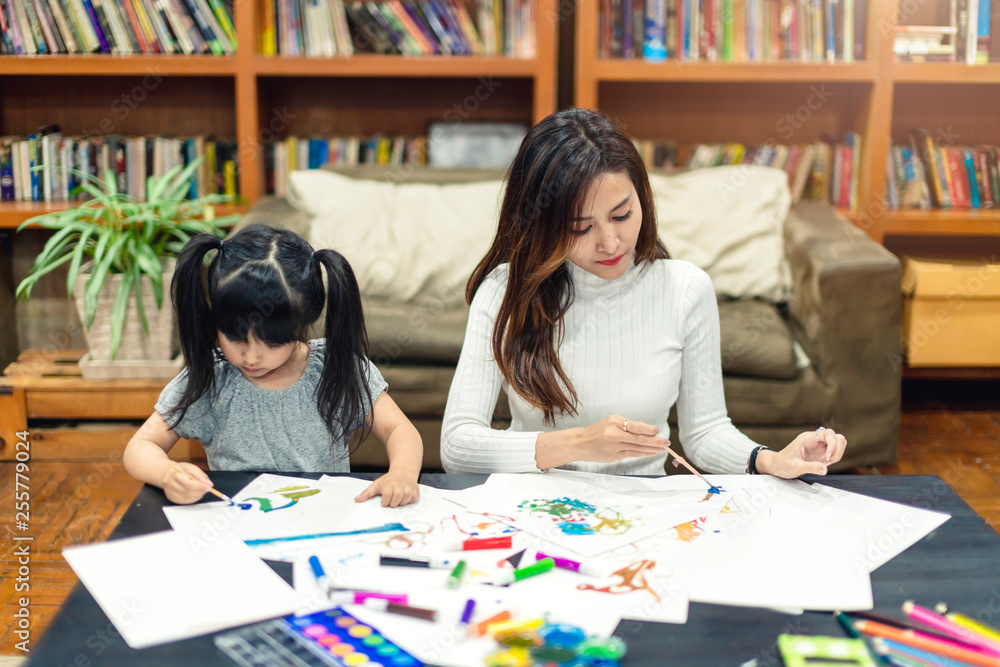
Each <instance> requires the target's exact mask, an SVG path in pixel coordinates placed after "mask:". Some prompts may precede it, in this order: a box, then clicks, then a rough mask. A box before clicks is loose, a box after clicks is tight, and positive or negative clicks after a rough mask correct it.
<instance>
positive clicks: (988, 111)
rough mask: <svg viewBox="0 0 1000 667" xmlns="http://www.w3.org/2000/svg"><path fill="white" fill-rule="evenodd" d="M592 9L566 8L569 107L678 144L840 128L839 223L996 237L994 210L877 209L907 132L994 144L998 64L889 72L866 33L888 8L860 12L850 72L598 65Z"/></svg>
mask: <svg viewBox="0 0 1000 667" xmlns="http://www.w3.org/2000/svg"><path fill="white" fill-rule="evenodd" d="M937 1H939V0H935V2H937ZM600 5H601V3H600V2H599V1H598V0H580V2H579V3H578V6H577V24H576V47H575V53H574V57H575V71H574V75H575V76H574V78H575V91H576V92H575V103H576V105H577V106H583V107H591V108H600V109H603V110H604V111H606V112H608V113H610V114H611V115H613V116H616V117H618V118H621V119H622V120H623V121H624V122H625V124H626V125H627V126H628V128H629V130H630V132H631V133H632V134H633V135H634V136H638V137H642V138H663V139H673V140H676V141H678V142H680V143H697V142H706V143H714V142H726V141H738V142H743V143H765V142H767V141H769V140H770V141H777V142H778V143H800V142H808V141H814V140H817V139H818V138H819V137H820V135H821V134H822V133H824V132H830V133H833V134H841V133H843V132H844V131H847V130H852V131H855V132H858V133H860V134H861V137H862V142H861V147H862V155H861V175H860V181H859V197H858V207H857V209H856V210H855V211H851V212H848V213H849V214H850V215H849V216H848V217H849V218H850V219H851V220H852V221H854V222H855V224H858V226H859V227H861V228H862V229H864V230H865V231H866V232H867V233H868V234H870V235H871V236H872V237H873V238H875V239H876V240H878V241H880V242H883V241H884V239H885V237H887V236H895V235H908V236H935V235H947V236H976V235H989V236H993V235H1000V211H997V212H994V211H989V210H987V211H968V210H964V211H963V210H952V211H885V208H884V205H883V201H884V197H885V180H886V174H885V164H886V158H887V155H888V151H889V149H890V147H891V145H892V143H902V142H903V141H906V140H907V138H908V133H909V132H910V129H911V128H912V127H914V126H920V127H928V128H929V129H930V130H931V131H935V130H938V131H939V132H940V133H941V135H942V136H944V137H955V138H956V139H955V140H956V141H958V142H959V143H962V144H973V145H976V144H980V143H990V144H1000V124H998V123H996V120H995V109H996V102H997V100H998V99H1000V64H995V63H994V64H989V65H964V64H954V63H901V62H896V61H895V57H894V55H893V51H892V40H893V31H892V30H891V29H880V28H877V27H876V26H879V27H881V26H894V25H895V23H896V20H897V11H898V5H897V3H896V2H893V1H888V2H869V3H867V8H868V9H867V11H868V16H867V25H868V29H867V31H866V37H865V39H866V41H865V53H866V60H864V61H861V62H853V63H839V62H838V63H799V62H785V61H777V62H754V63H726V62H705V61H678V60H668V61H667V62H665V63H649V62H645V61H643V60H641V59H601V58H599V57H598V56H597V54H598V29H599V20H600V18H599V8H600ZM813 86H820V87H823V89H824V90H826V91H828V92H829V95H827V99H824V100H823V103H822V104H818V105H813V106H818V107H819V108H817V109H812V108H811V107H810V113H809V118H808V119H807V120H805V121H803V122H801V123H799V124H797V125H793V126H792V128H793V129H794V134H793V135H792V136H790V137H789V136H786V135H782V134H781V132H780V131H776V129H777V126H776V123H777V121H779V120H780V119H782V118H784V117H786V114H788V113H789V112H795V111H796V110H797V109H798V107H799V106H801V105H802V104H803V103H806V102H807V99H808V96H809V91H810V90H811V87H813ZM786 127H787V126H786ZM890 137H891V138H892V141H890Z"/></svg>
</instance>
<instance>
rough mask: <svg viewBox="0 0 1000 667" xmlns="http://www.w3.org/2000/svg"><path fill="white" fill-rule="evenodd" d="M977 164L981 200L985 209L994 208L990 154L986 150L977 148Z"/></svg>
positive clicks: (977, 181)
mask: <svg viewBox="0 0 1000 667" xmlns="http://www.w3.org/2000/svg"><path fill="white" fill-rule="evenodd" d="M973 155H974V158H975V162H976V186H977V187H978V188H979V199H980V200H981V203H982V207H983V208H993V207H994V205H995V202H996V200H995V199H994V198H993V189H992V188H991V187H990V163H989V152H988V151H987V149H986V148H982V147H980V148H977V149H976V150H975V151H974V153H973Z"/></svg>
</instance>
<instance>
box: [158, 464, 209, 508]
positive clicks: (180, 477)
mask: <svg viewBox="0 0 1000 667" xmlns="http://www.w3.org/2000/svg"><path fill="white" fill-rule="evenodd" d="M181 470H183V471H184V472H180V471H181ZM161 486H162V487H163V491H164V492H165V493H166V494H167V500H169V501H170V502H174V503H177V504H178V505H190V504H191V503H193V502H197V501H198V500H201V497H202V496H204V495H205V494H206V493H207V492H208V490H209V489H210V488H212V486H214V485H213V484H212V481H211V480H210V479H209V478H208V475H206V474H205V471H204V470H202V469H201V468H199V467H198V466H196V465H194V464H192V463H183V462H181V463H176V462H175V463H174V464H173V466H170V465H168V466H167V471H166V474H164V476H163V484H162V485H161Z"/></svg>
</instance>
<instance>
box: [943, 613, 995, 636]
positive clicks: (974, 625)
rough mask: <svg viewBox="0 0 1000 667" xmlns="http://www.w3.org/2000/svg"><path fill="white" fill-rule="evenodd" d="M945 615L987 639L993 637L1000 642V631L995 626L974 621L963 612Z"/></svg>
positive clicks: (956, 623)
mask: <svg viewBox="0 0 1000 667" xmlns="http://www.w3.org/2000/svg"><path fill="white" fill-rule="evenodd" d="M944 616H945V618H947V619H948V620H949V621H951V622H953V623H954V624H955V625H961V626H962V627H963V628H965V629H967V630H972V631H973V632H975V633H978V634H980V635H982V636H984V637H986V638H987V639H992V640H993V641H995V642H1000V632H997V631H996V630H994V629H993V628H991V627H989V626H986V625H983V624H982V623H979V622H978V621H974V620H972V619H971V618H969V617H968V616H963V615H962V614H958V613H956V612H949V613H947V614H945V615H944Z"/></svg>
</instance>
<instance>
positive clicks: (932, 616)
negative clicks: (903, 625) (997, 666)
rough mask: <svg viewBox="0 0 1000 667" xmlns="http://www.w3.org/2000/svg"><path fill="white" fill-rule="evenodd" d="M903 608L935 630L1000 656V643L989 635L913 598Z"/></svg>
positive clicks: (906, 612) (908, 614)
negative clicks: (938, 612)
mask: <svg viewBox="0 0 1000 667" xmlns="http://www.w3.org/2000/svg"><path fill="white" fill-rule="evenodd" d="M902 609H903V613H904V614H906V615H907V616H909V617H910V618H912V619H913V620H915V621H920V622H921V623H924V624H926V625H929V626H931V627H932V628H934V629H935V630H938V631H940V632H944V633H947V634H949V635H951V636H953V637H955V638H956V639H958V640H959V641H961V642H963V643H965V644H972V645H974V646H979V647H982V649H983V650H984V651H987V652H989V653H993V654H995V655H998V656H1000V643H998V642H995V641H993V640H992V639H990V638H989V637H984V636H983V635H981V634H979V633H978V632H973V631H972V630H969V629H968V628H963V627H962V626H961V625H959V624H957V623H955V622H954V621H949V620H948V619H947V618H945V617H944V616H941V615H940V614H937V613H935V612H933V611H931V610H930V609H928V608H926V607H921V606H920V605H918V604H916V603H915V602H913V601H912V600H907V601H906V602H904V603H903V606H902Z"/></svg>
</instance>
